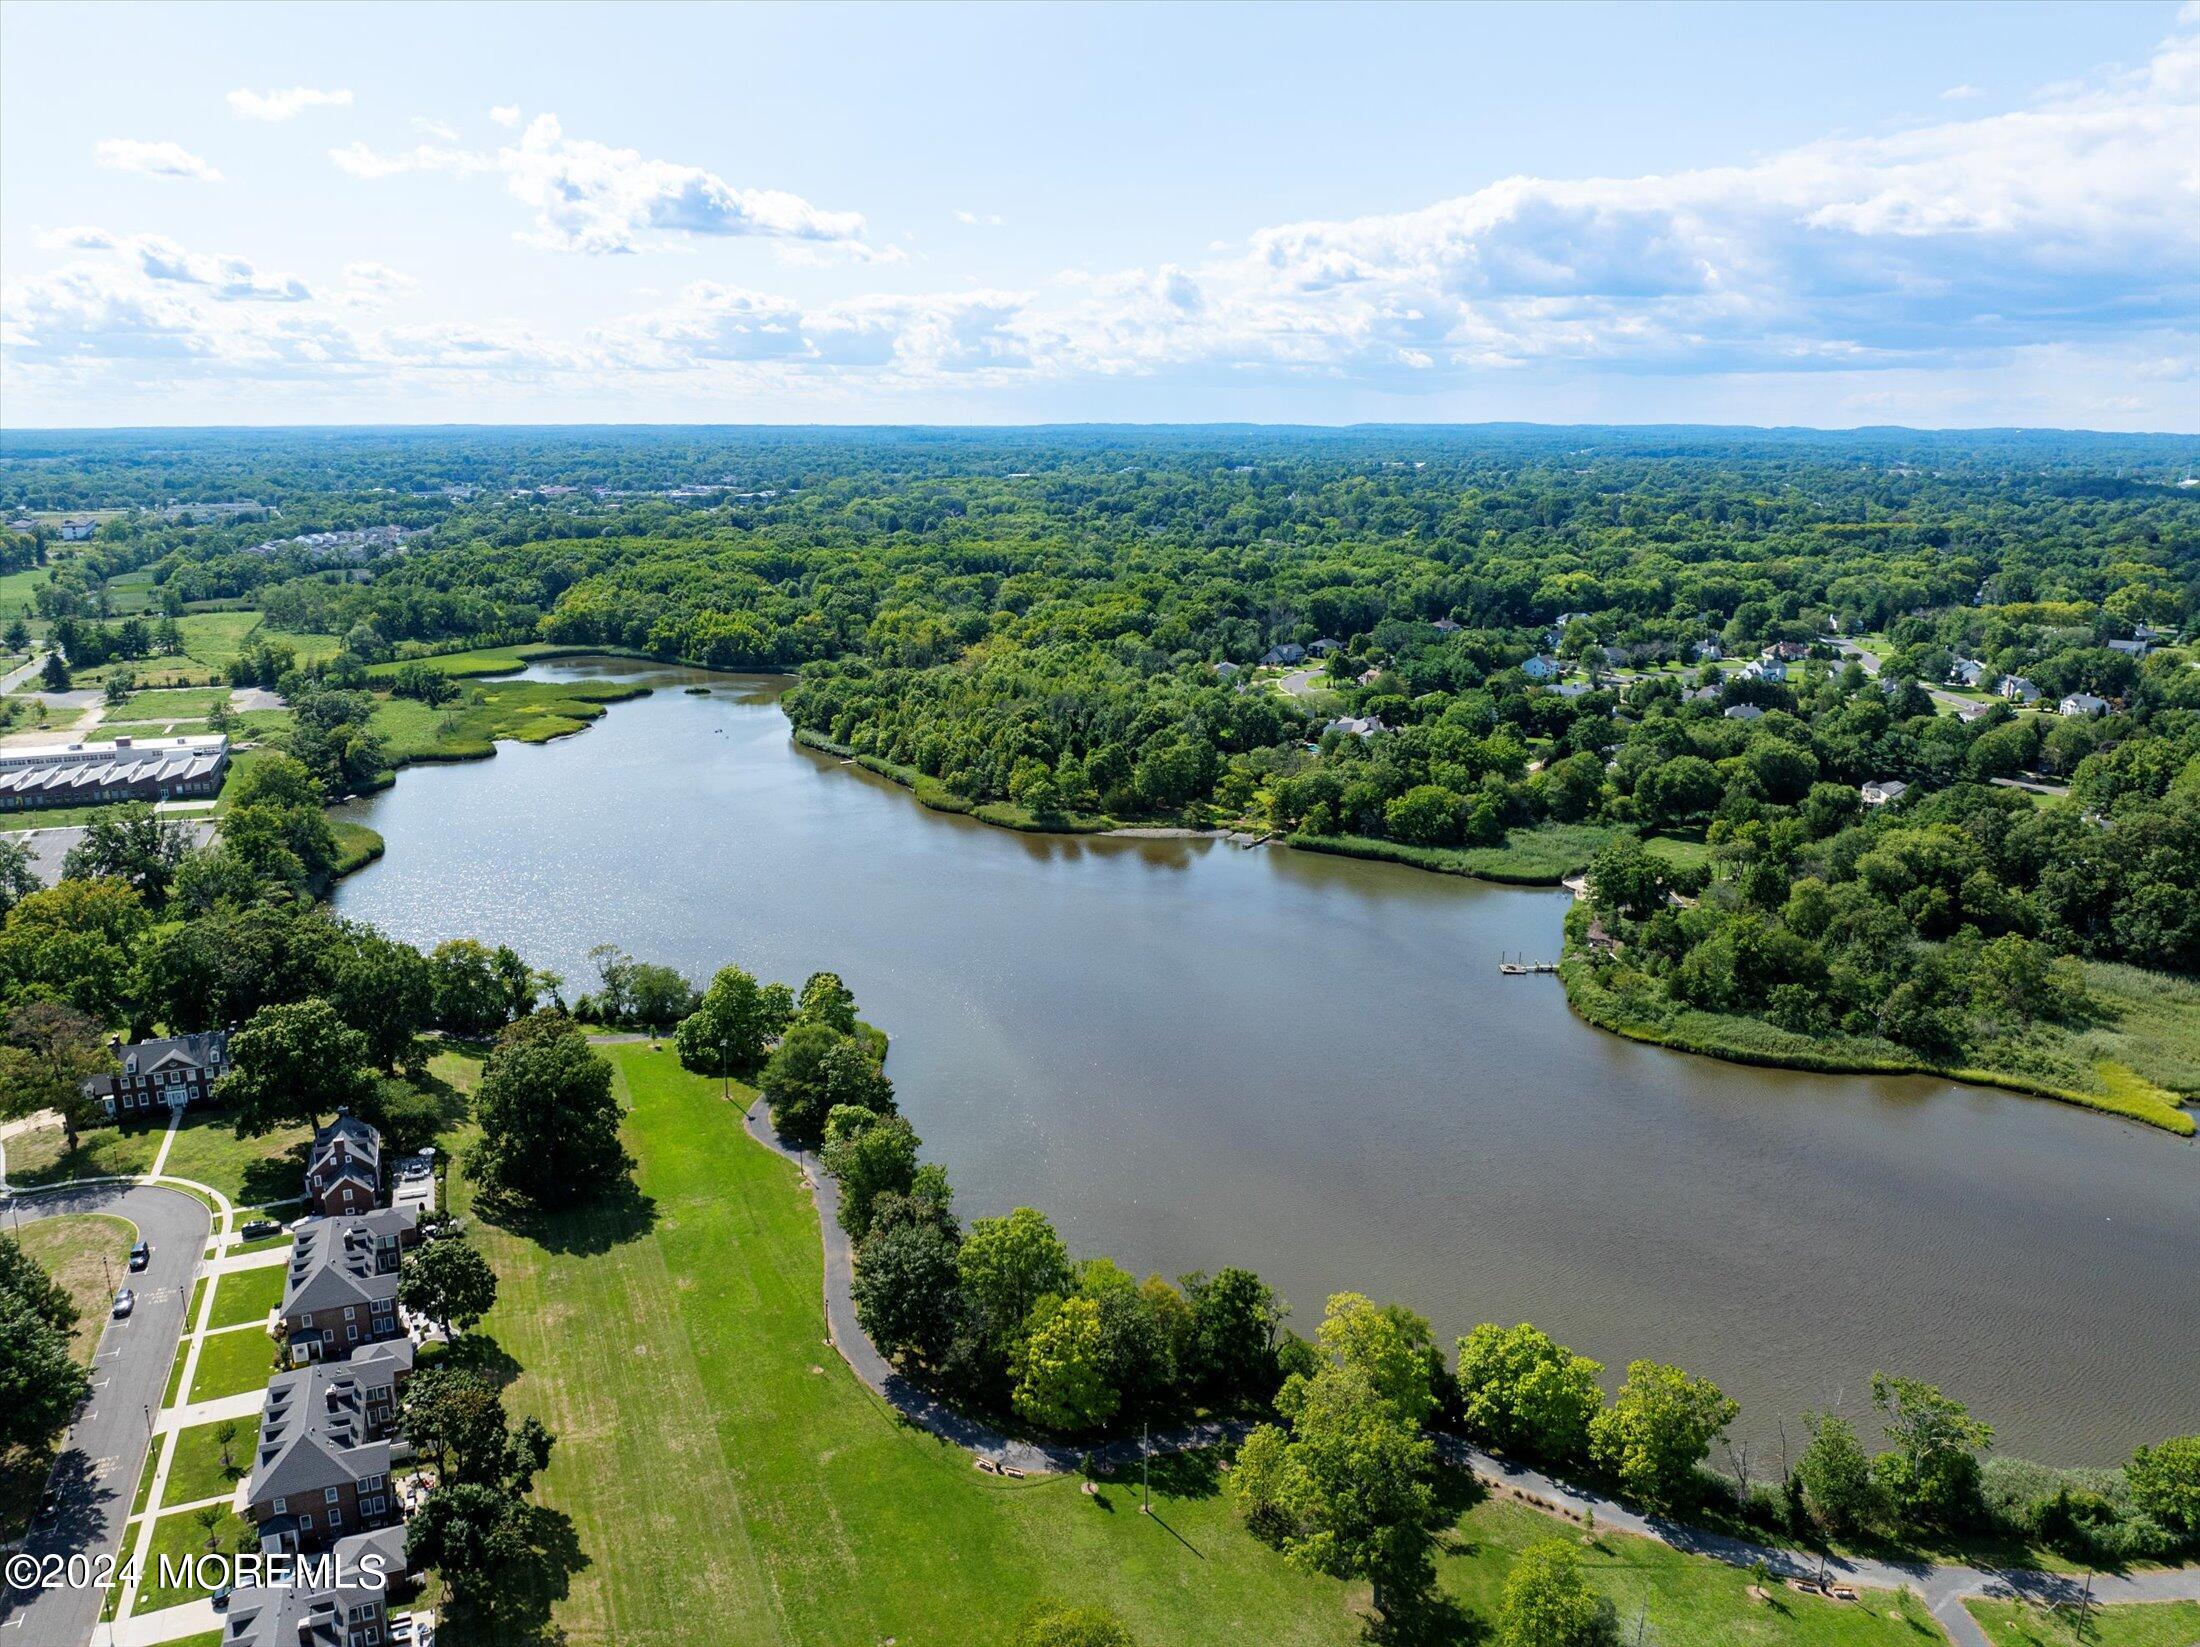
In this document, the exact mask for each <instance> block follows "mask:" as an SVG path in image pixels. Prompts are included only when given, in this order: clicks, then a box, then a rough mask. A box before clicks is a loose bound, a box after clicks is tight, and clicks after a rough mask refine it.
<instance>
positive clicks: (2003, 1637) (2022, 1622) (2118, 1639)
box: [1966, 1601, 2200, 1647]
mask: <svg viewBox="0 0 2200 1647" xmlns="http://www.w3.org/2000/svg"><path fill="white" fill-rule="evenodd" d="M1966 1605H1967V1606H1969V1607H1970V1609H1971V1616H1972V1617H1973V1618H1975V1619H1977V1620H1978V1621H1979V1625H1980V1627H1981V1628H1983V1629H1984V1630H1985V1631H1986V1634H1987V1636H1988V1637H1989V1638H1990V1639H1991V1640H1992V1641H1993V1643H1994V1647H2070V1644H2071V1643H2073V1642H2075V1641H2076V1640H2077V1633H2076V1625H2077V1622H2078V1621H2077V1615H2076V1614H2075V1613H2071V1612H2048V1611H2047V1610H2045V1609H2044V1608H2040V1607H2033V1606H2029V1605H2027V1604H2026V1603H2024V1602H2021V1601H1973V1602H1969V1603H1966ZM2085 1640H2086V1647H2194V1643H2196V1642H2200V1601H2163V1602H2154V1603H2143V1602H2142V1603H2135V1604H2132V1605H2128V1606H2120V1607H2096V1608H2094V1609H2093V1611H2092V1613H2091V1615H2090V1616H2089V1617H2088V1619H2087V1621H2086V1630H2085Z"/></svg>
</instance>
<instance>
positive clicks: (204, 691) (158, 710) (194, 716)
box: [102, 686, 229, 724]
mask: <svg viewBox="0 0 2200 1647" xmlns="http://www.w3.org/2000/svg"><path fill="white" fill-rule="evenodd" d="M228 702H229V688H228V687H226V686H192V687H163V688H159V689H155V690H149V691H144V692H132V693H131V694H130V697H129V700H128V701H127V702H126V703H124V704H123V705H122V706H121V707H120V708H118V709H110V710H108V711H107V717H106V718H107V719H108V720H132V721H182V720H204V719H205V718H206V717H207V715H208V714H210V713H211V712H212V711H213V708H214V705H216V704H217V703H218V704H223V705H226V704H227V703H228ZM102 724H104V723H102Z"/></svg>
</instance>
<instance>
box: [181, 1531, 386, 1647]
mask: <svg viewBox="0 0 2200 1647" xmlns="http://www.w3.org/2000/svg"><path fill="white" fill-rule="evenodd" d="M332 1554H334V1555H335V1557H336V1561H335V1564H334V1572H335V1575H336V1576H337V1577H338V1578H339V1579H340V1580H342V1582H340V1583H337V1584H333V1585H307V1584H279V1585H272V1586H261V1585H257V1584H248V1585H246V1586H245V1587H243V1588H242V1589H240V1590H238V1591H237V1593H236V1594H235V1595H233V1596H231V1597H230V1598H229V1612H228V1615H227V1617H226V1618H225V1619H224V1620H223V1621H222V1647H343V1641H344V1615H345V1614H346V1613H348V1612H349V1611H350V1610H351V1609H352V1608H354V1607H359V1606H364V1605H366V1604H367V1603H369V1602H373V1601H379V1600H381V1599H383V1597H384V1594H385V1589H386V1586H381V1587H378V1586H375V1585H372V1584H368V1583H365V1582H362V1581H363V1580H364V1579H365V1578H366V1577H367V1576H368V1575H369V1574H370V1573H373V1572H377V1571H379V1572H380V1573H381V1574H382V1575H383V1576H384V1577H385V1579H391V1578H396V1577H397V1576H399V1575H400V1574H402V1573H403V1572H404V1571H405V1529H404V1528H403V1527H383V1528H379V1529H377V1530H376V1531H374V1532H371V1533H353V1534H352V1535H351V1536H350V1537H349V1538H340V1539H338V1540H337V1541H336V1548H335V1550H334V1551H333V1552H332Z"/></svg>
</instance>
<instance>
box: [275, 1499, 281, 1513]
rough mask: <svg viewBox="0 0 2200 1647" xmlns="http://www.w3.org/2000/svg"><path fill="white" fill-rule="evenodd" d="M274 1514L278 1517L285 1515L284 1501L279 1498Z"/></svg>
mask: <svg viewBox="0 0 2200 1647" xmlns="http://www.w3.org/2000/svg"><path fill="white" fill-rule="evenodd" d="M274 1513H275V1514H276V1515H281V1514H282V1513H283V1501H282V1500H281V1499H279V1498H278V1499H277V1500H276V1501H275V1509H274Z"/></svg>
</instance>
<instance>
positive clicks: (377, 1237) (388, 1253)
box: [282, 1207, 420, 1366]
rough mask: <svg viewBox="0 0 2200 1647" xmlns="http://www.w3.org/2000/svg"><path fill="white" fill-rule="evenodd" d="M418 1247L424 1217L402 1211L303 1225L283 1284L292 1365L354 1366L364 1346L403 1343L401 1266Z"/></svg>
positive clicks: (285, 1332)
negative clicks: (399, 1295) (350, 1362)
mask: <svg viewBox="0 0 2200 1647" xmlns="http://www.w3.org/2000/svg"><path fill="white" fill-rule="evenodd" d="M419 1240H420V1219H419V1216H418V1215H417V1214H415V1213H413V1212H412V1211H411V1210H409V1209H406V1208H399V1207H384V1208H382V1209H380V1210H379V1211H376V1212H370V1213H365V1214H363V1215H360V1216H357V1217H346V1218H318V1219H313V1220H310V1221H308V1222H307V1223H306V1224H304V1225H303V1226H302V1227H301V1228H300V1229H299V1231H298V1236H297V1239H296V1241H295V1242H294V1243H293V1244H292V1247H291V1254H290V1273H289V1274H288V1276H287V1277H285V1279H284V1284H283V1303H282V1327H283V1339H284V1342H285V1343H286V1344H287V1345H288V1347H289V1351H290V1361H291V1365H293V1366H303V1365H304V1364H305V1363H306V1362H308V1361H345V1360H349V1359H350V1358H351V1356H352V1355H354V1354H355V1353H356V1352H357V1351H358V1350H359V1349H360V1348H361V1347H362V1346H363V1345H367V1344H379V1343H381V1342H383V1341H384V1340H386V1339H391V1338H397V1337H401V1336H402V1335H403V1334H404V1331H405V1323H404V1320H403V1318H402V1316H401V1315H400V1314H399V1312H398V1308H397V1270H398V1264H399V1262H400V1260H401V1257H402V1254H403V1253H404V1250H405V1249H406V1248H407V1247H410V1246H413V1245H415V1244H417V1243H418V1241H419Z"/></svg>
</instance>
